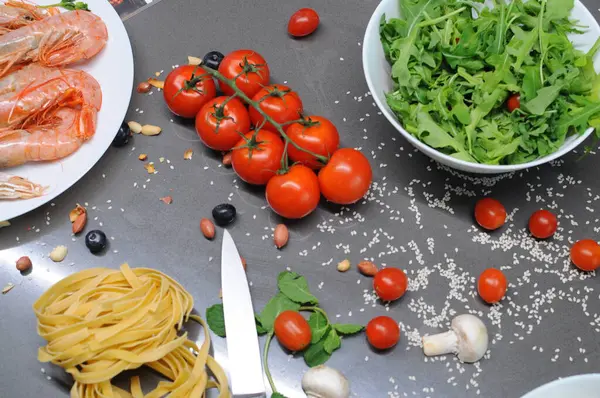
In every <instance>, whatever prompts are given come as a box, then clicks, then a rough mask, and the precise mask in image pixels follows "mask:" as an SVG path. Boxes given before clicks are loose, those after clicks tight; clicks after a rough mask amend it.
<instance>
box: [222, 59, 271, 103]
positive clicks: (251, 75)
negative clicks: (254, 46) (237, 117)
mask: <svg viewBox="0 0 600 398" xmlns="http://www.w3.org/2000/svg"><path fill="white" fill-rule="evenodd" d="M219 72H220V73H221V74H222V75H223V76H225V77H226V78H228V79H235V84H236V85H237V86H238V88H239V89H240V90H242V91H243V92H244V94H246V95H247V96H248V97H249V98H252V97H253V96H254V94H256V93H257V92H258V90H260V89H261V87H263V86H266V85H267V84H269V78H270V71H269V65H267V61H265V59H264V58H263V57H262V55H260V54H259V53H257V52H256V51H252V50H236V51H232V52H230V53H229V54H227V55H226V56H225V58H223V60H222V61H221V64H220V65H219ZM236 76H237V77H236ZM219 88H220V89H221V91H222V92H223V93H224V94H225V95H232V94H233V93H234V91H233V89H232V88H231V87H229V86H228V85H227V84H225V83H223V82H219Z"/></svg>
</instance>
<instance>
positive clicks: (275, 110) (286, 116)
mask: <svg viewBox="0 0 600 398" xmlns="http://www.w3.org/2000/svg"><path fill="white" fill-rule="evenodd" d="M252 100H253V101H256V102H259V106H260V109H261V110H262V111H263V112H265V113H266V114H267V115H269V116H270V117H271V118H272V119H273V120H275V122H277V123H279V124H284V123H288V122H291V121H292V120H297V119H299V118H300V117H301V115H302V100H301V99H300V96H299V95H298V93H296V92H295V91H292V89H291V88H289V87H288V86H284V85H282V84H273V85H271V86H266V87H263V88H262V89H261V90H260V91H259V92H257V93H256V94H255V95H254V97H252ZM250 120H251V121H252V124H253V125H254V127H257V128H258V127H260V126H262V128H264V129H266V130H270V131H273V132H275V133H277V132H278V131H277V129H276V128H275V126H273V125H272V124H271V122H266V123H265V124H264V125H263V121H264V120H265V118H264V117H263V116H262V115H261V114H260V113H259V112H258V111H257V110H256V109H255V108H254V107H250Z"/></svg>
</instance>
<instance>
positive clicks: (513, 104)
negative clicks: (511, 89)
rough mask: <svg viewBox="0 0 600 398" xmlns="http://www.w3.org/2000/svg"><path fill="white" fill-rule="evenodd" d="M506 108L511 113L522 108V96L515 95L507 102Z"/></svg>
mask: <svg viewBox="0 0 600 398" xmlns="http://www.w3.org/2000/svg"><path fill="white" fill-rule="evenodd" d="M506 107H507V108H508V111H509V112H514V111H515V110H516V109H519V108H520V107H521V94H513V95H511V96H510V97H508V99H507V100H506Z"/></svg>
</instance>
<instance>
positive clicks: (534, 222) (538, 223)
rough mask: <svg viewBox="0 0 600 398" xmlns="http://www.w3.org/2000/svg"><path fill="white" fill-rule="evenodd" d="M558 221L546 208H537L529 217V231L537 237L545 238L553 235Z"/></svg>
mask: <svg viewBox="0 0 600 398" xmlns="http://www.w3.org/2000/svg"><path fill="white" fill-rule="evenodd" d="M557 226H558V221H557V219H556V216H555V215H554V214H552V213H551V212H549V211H548V210H538V211H536V212H535V213H533V214H532V215H531V217H529V232H531V235H533V236H535V237H536V238H538V239H546V238H549V237H551V236H552V235H554V233H555V232H556V227H557Z"/></svg>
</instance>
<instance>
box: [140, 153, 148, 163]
mask: <svg viewBox="0 0 600 398" xmlns="http://www.w3.org/2000/svg"><path fill="white" fill-rule="evenodd" d="M138 159H139V160H141V161H142V162H143V161H144V160H146V159H148V155H146V154H145V153H140V156H138Z"/></svg>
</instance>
